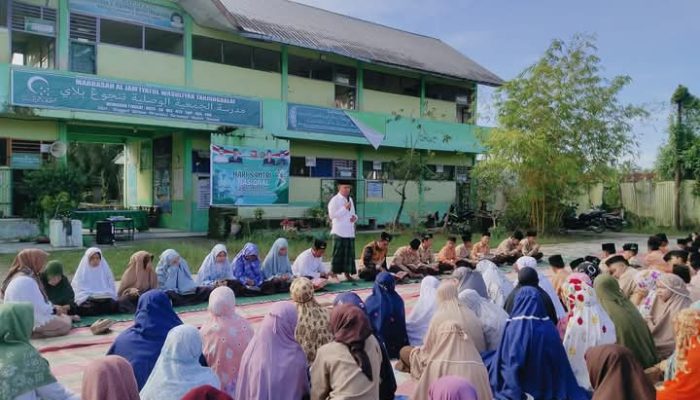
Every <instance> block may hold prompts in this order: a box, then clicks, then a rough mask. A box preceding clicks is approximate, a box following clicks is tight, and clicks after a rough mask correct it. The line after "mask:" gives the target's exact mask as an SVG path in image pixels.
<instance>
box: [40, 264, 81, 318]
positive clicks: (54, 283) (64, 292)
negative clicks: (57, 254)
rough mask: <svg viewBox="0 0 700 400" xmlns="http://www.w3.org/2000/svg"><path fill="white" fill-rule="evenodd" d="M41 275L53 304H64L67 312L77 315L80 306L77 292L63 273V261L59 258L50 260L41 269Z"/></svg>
mask: <svg viewBox="0 0 700 400" xmlns="http://www.w3.org/2000/svg"><path fill="white" fill-rule="evenodd" d="M40 277H41V283H42V284H43V285H44V290H45V291H46V296H47V297H48V298H49V301H50V302H51V304H53V305H55V306H62V307H63V309H64V311H66V313H67V314H69V315H75V314H76V311H77V308H78V306H77V305H76V304H75V292H73V287H72V286H71V285H70V281H69V280H68V278H67V277H66V275H65V274H64V273H63V263H61V262H60V261H57V260H51V261H49V262H48V263H46V266H45V267H44V269H43V270H42V271H41V274H40Z"/></svg>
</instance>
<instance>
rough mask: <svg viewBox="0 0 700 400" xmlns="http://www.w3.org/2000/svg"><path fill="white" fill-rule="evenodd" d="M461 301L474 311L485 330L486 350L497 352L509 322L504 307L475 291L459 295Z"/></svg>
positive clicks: (462, 292) (465, 291)
mask: <svg viewBox="0 0 700 400" xmlns="http://www.w3.org/2000/svg"><path fill="white" fill-rule="evenodd" d="M459 301H460V302H461V303H462V304H464V305H465V306H466V307H467V308H469V309H470V310H472V311H474V313H475V314H476V316H477V317H479V320H480V321H481V326H482V328H483V330H484V339H485V340H486V350H496V349H498V345H499V344H500V343H501V337H502V336H503V330H504V329H505V327H506V322H507V321H508V313H507V312H505V310H504V309H503V307H499V306H497V305H496V304H493V303H492V302H490V301H488V300H486V299H484V298H483V297H481V296H480V295H479V293H477V291H476V290H474V289H465V290H462V291H461V292H460V293H459Z"/></svg>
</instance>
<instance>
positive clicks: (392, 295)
mask: <svg viewBox="0 0 700 400" xmlns="http://www.w3.org/2000/svg"><path fill="white" fill-rule="evenodd" d="M365 306H366V311H367V316H368V317H369V320H370V322H371V323H372V327H373V328H374V332H375V333H376V334H377V337H378V338H379V340H380V342H382V343H384V345H385V346H386V349H387V351H388V352H389V356H390V357H391V358H397V357H398V356H399V350H401V348H402V347H403V346H408V334H407V333H406V311H405V309H404V305H403V299H401V296H399V294H398V293H396V282H395V281H394V277H393V276H392V275H391V274H390V273H388V272H382V273H380V274H379V275H377V279H376V280H375V281H374V287H373V288H372V294H371V295H370V296H369V297H368V298H367V301H365Z"/></svg>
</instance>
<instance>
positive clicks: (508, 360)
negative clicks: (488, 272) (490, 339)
mask: <svg viewBox="0 0 700 400" xmlns="http://www.w3.org/2000/svg"><path fill="white" fill-rule="evenodd" d="M542 371H547V373H542ZM489 373H490V377H491V385H492V387H493V390H494V394H495V396H494V397H495V398H497V399H508V400H520V399H523V398H525V397H526V395H525V394H526V393H527V394H528V395H530V396H532V397H534V398H535V399H567V400H583V399H586V400H587V399H589V397H590V395H589V394H588V392H586V390H584V389H583V388H581V387H580V386H579V385H578V384H577V382H576V377H575V376H574V373H573V371H572V370H571V365H570V364H569V359H568V358H567V357H566V351H565V350H564V346H562V344H561V339H560V338H559V334H558V332H557V329H556V327H555V326H554V325H552V323H551V322H550V321H549V317H548V316H547V312H546V311H545V307H544V302H543V300H542V296H541V294H540V293H539V291H537V289H535V288H534V287H523V288H521V289H520V290H519V291H518V293H517V294H516V295H515V299H514V303H513V310H512V312H511V314H510V318H509V319H508V322H507V323H506V328H505V331H504V332H503V339H502V340H501V345H500V346H499V348H498V351H497V352H496V354H495V356H494V357H493V359H492V361H491V363H490V365H489Z"/></svg>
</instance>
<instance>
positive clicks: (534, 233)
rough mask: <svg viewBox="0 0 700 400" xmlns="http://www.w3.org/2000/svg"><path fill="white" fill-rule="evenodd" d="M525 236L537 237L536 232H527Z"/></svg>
mask: <svg viewBox="0 0 700 400" xmlns="http://www.w3.org/2000/svg"><path fill="white" fill-rule="evenodd" d="M525 236H532V237H534V236H537V231H534V230H529V231H527V233H526V234H525Z"/></svg>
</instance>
